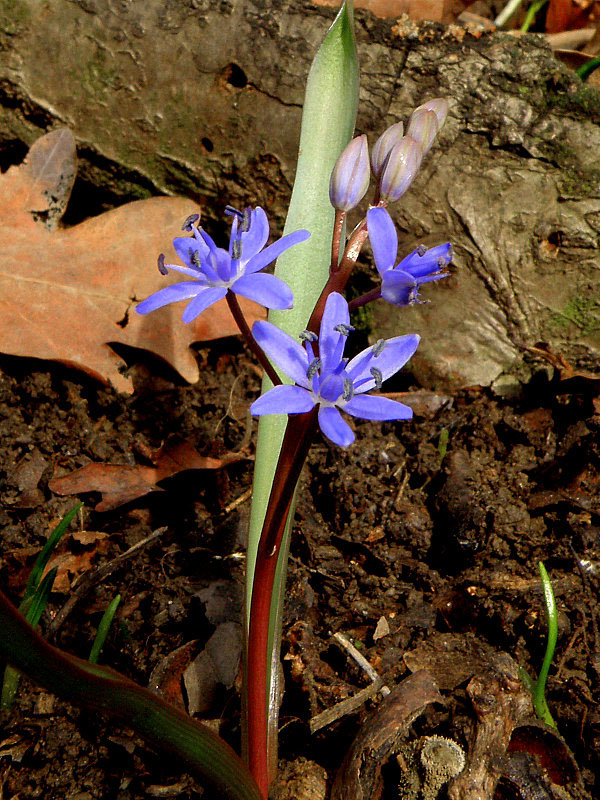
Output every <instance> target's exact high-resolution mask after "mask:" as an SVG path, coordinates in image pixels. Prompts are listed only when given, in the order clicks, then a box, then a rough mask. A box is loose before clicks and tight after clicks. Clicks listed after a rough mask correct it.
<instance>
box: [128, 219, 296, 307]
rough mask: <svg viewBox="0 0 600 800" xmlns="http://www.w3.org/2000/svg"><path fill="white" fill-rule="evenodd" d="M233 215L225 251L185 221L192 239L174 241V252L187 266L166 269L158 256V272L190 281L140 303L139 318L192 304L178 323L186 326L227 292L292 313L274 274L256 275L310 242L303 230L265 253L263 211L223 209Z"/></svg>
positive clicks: (287, 295) (290, 302) (286, 292)
mask: <svg viewBox="0 0 600 800" xmlns="http://www.w3.org/2000/svg"><path fill="white" fill-rule="evenodd" d="M227 211H228V213H229V214H230V215H231V216H233V225H232V226H231V236H230V238H229V250H224V249H222V248H220V247H217V246H216V244H215V243H214V241H213V240H212V239H211V237H210V236H209V235H208V234H207V233H206V232H205V231H204V230H202V228H196V227H194V226H193V224H192V223H193V222H195V221H196V219H197V215H194V217H190V218H189V219H188V220H186V224H185V225H184V230H189V231H191V232H192V236H180V237H178V238H177V239H174V240H173V247H174V248H175V251H176V252H177V255H178V256H179V258H180V259H181V260H182V261H183V263H184V264H185V265H186V266H185V267H182V266H179V264H165V258H164V256H163V255H162V254H161V255H160V256H159V258H158V268H159V270H160V272H161V273H162V274H163V275H166V274H167V271H168V270H170V269H172V270H175V271H176V272H182V273H183V274H184V275H187V276H188V277H190V278H192V280H191V281H184V282H183V283H174V284H173V285H172V286H167V287H166V288H165V289H161V290H160V291H159V292H156V293H155V294H153V295H151V296H150V297H148V298H147V299H146V300H143V301H142V302H141V303H140V304H139V305H138V306H137V309H136V310H137V312H138V314H149V313H150V312H151V311H155V310H156V309H157V308H161V307H162V306H166V305H168V304H169V303H175V302H177V301H178V300H191V302H190V303H189V304H188V305H187V307H186V309H185V311H184V312H183V321H184V322H191V321H192V320H193V319H195V318H196V317H197V316H198V315H199V314H201V313H202V312H203V311H205V310H206V309H207V308H208V307H209V306H212V305H213V303H216V302H217V300H221V298H223V297H225V295H226V294H227V292H228V291H230V292H234V293H235V294H239V295H241V296H242V297H248V298H249V299H250V300H255V301H256V302H257V303H260V304H261V305H263V306H266V307H267V308H279V309H281V308H291V307H292V305H293V302H294V298H293V295H292V291H291V289H290V288H289V286H288V285H287V284H286V283H284V282H283V281H282V280H280V279H279V278H276V277H275V276H274V275H268V274H267V275H263V274H258V273H260V271H261V270H262V269H264V268H265V267H267V266H268V265H269V264H272V263H273V261H275V259H277V258H278V257H279V256H280V255H281V254H282V253H283V252H285V251H286V250H287V249H288V248H290V247H293V245H295V244H298V243H299V242H304V241H305V240H306V239H308V238H309V236H310V233H309V232H308V231H296V232H295V233H290V234H288V235H287V236H284V237H283V238H281V239H278V240H277V241H276V242H273V244H271V245H269V246H268V247H266V248H265V245H266V243H267V240H268V238H269V220H268V219H267V215H266V214H265V212H264V211H263V209H262V208H255V209H251V208H247V209H246V210H245V211H244V213H243V214H242V213H241V212H239V211H236V210H235V209H232V208H228V210H227Z"/></svg>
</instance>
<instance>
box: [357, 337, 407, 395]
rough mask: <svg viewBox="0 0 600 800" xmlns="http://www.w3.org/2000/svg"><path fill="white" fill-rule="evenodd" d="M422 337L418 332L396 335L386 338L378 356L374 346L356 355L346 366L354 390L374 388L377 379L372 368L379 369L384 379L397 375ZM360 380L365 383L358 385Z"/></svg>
mask: <svg viewBox="0 0 600 800" xmlns="http://www.w3.org/2000/svg"><path fill="white" fill-rule="evenodd" d="M420 338H421V337H420V336H418V335H417V334H416V333H408V334H407V335H406V336H395V337H394V338H393V339H386V342H385V346H384V348H383V350H382V351H381V352H380V353H379V355H378V356H376V355H374V348H373V347H369V348H367V349H366V350H363V351H362V353H359V354H358V355H357V356H355V357H354V358H353V359H352V361H350V362H349V363H348V365H347V366H346V372H347V373H348V376H349V377H350V378H351V380H352V381H353V382H354V390H355V391H356V392H359V393H361V394H362V393H363V392H368V391H369V389H373V387H374V386H375V379H374V377H373V376H372V374H371V372H370V370H371V369H372V368H375V369H377V370H379V372H380V373H381V380H382V381H385V380H387V379H388V378H391V377H392V375H395V374H396V373H397V372H398V370H400V369H402V367H403V366H404V365H405V364H406V362H407V361H408V360H409V358H411V357H412V356H413V355H414V353H415V350H416V349H417V347H418V346H419V341H420ZM359 381H364V383H361V384H360V386H357V385H356V384H357V382H359Z"/></svg>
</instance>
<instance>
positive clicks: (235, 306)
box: [225, 291, 281, 386]
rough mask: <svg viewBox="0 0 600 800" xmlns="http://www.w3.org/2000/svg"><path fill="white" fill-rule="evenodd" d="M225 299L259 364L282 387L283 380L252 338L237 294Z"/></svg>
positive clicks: (229, 293) (231, 294)
mask: <svg viewBox="0 0 600 800" xmlns="http://www.w3.org/2000/svg"><path fill="white" fill-rule="evenodd" d="M225 299H226V300H227V305H228V306H229V310H230V311H231V313H232V315H233V318H234V320H235V322H236V325H237V326H238V328H239V329H240V333H241V334H242V336H243V337H244V339H245V340H246V342H247V343H248V347H249V348H250V349H251V350H252V352H253V353H254V355H255V356H256V358H257V359H258V362H259V364H260V365H261V366H262V368H263V369H264V371H265V372H266V373H267V375H268V376H269V378H270V379H271V382H272V383H273V386H281V378H280V377H279V375H278V374H277V373H276V372H275V370H274V368H273V366H272V364H271V362H270V361H269V359H268V358H267V357H266V355H265V354H264V353H263V351H262V349H261V348H260V347H259V345H258V344H257V343H256V339H255V338H254V336H252V331H251V330H250V327H249V326H248V323H247V322H246V317H245V316H244V312H243V311H242V309H241V307H240V304H239V303H238V299H237V297H236V296H235V294H234V293H233V292H231V291H228V292H227V294H226V295H225Z"/></svg>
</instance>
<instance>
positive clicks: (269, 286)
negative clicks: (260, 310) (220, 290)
mask: <svg viewBox="0 0 600 800" xmlns="http://www.w3.org/2000/svg"><path fill="white" fill-rule="evenodd" d="M231 291H232V292H235V293H236V294H241V295H242V297H248V298H249V299H250V300H255V301H256V302H257V303H260V304H261V305H263V306H265V307H266V308H292V306H293V305H294V295H293V294H292V290H291V289H290V287H289V286H288V285H287V283H284V282H283V281H282V280H281V279H280V278H276V277H275V275H244V276H243V277H241V278H239V279H238V280H237V281H235V283H234V284H233V285H232V286H231Z"/></svg>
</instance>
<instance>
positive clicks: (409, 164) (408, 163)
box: [379, 136, 423, 203]
mask: <svg viewBox="0 0 600 800" xmlns="http://www.w3.org/2000/svg"><path fill="white" fill-rule="evenodd" d="M422 158H423V150H422V149H421V146H420V145H419V144H417V142H415V140H414V139H413V138H411V137H410V136H404V137H403V138H402V139H401V140H400V142H398V144H396V145H394V147H392V149H391V151H390V153H389V154H388V157H387V159H386V162H385V165H384V167H383V171H382V173H381V178H380V180H379V193H380V196H381V199H382V200H388V201H389V202H390V203H394V202H395V201H396V200H399V199H400V198H401V197H402V195H403V194H404V193H405V192H406V190H407V189H408V187H409V186H410V185H411V183H412V182H413V180H414V178H415V175H416V174H417V172H418V171H419V167H420V166H421V160H422Z"/></svg>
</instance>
